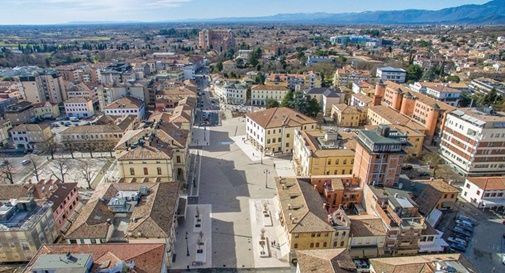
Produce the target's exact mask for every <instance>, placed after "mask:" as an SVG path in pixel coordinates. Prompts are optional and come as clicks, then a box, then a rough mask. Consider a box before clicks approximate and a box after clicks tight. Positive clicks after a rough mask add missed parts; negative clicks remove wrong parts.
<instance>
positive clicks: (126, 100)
mask: <svg viewBox="0 0 505 273" xmlns="http://www.w3.org/2000/svg"><path fill="white" fill-rule="evenodd" d="M142 104H143V102H142V101H141V100H139V99H137V98H134V97H122V98H120V99H117V100H115V101H113V102H112V103H110V104H108V105H107V106H105V109H118V108H140V107H141V106H142Z"/></svg>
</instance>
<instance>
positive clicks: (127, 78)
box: [99, 62, 137, 87]
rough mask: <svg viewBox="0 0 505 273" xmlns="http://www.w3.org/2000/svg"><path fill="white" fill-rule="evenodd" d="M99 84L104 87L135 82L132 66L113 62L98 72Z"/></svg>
mask: <svg viewBox="0 0 505 273" xmlns="http://www.w3.org/2000/svg"><path fill="white" fill-rule="evenodd" d="M99 78H100V83H101V84H103V85H104V86H107V87H110V86H117V85H118V84H125V83H131V82H134V81H135V80H137V78H136V75H135V71H134V70H133V66H132V65H131V64H129V63H124V62H114V63H111V64H110V65H108V66H107V67H105V68H103V69H100V70H99Z"/></svg>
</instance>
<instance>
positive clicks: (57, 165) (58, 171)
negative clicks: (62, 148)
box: [51, 158, 69, 183]
mask: <svg viewBox="0 0 505 273" xmlns="http://www.w3.org/2000/svg"><path fill="white" fill-rule="evenodd" d="M51 164H52V168H51V172H52V174H53V175H54V177H56V178H57V179H59V180H60V181H61V182H63V183H65V175H66V174H67V173H68V169H69V168H68V165H67V162H66V161H65V159H63V158H59V159H55V160H53V162H51Z"/></svg>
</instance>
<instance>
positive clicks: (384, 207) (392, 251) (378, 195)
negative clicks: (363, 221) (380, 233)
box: [363, 185, 426, 256]
mask: <svg viewBox="0 0 505 273" xmlns="http://www.w3.org/2000/svg"><path fill="white" fill-rule="evenodd" d="M363 194H364V200H365V203H368V205H367V206H368V207H369V208H370V209H367V213H369V214H372V215H375V216H378V217H380V218H381V219H382V222H383V223H384V225H385V226H386V230H387V232H386V243H385V246H384V253H385V254H386V255H392V256H396V255H399V256H401V255H416V254H417V253H418V252H419V242H420V239H421V233H422V231H423V230H424V229H426V224H425V219H424V217H423V216H421V214H419V211H418V208H417V204H416V203H415V202H414V201H413V200H412V199H411V198H410V197H409V194H408V193H405V192H402V191H401V190H396V189H393V188H388V187H376V186H369V185H365V186H364V192H363Z"/></svg>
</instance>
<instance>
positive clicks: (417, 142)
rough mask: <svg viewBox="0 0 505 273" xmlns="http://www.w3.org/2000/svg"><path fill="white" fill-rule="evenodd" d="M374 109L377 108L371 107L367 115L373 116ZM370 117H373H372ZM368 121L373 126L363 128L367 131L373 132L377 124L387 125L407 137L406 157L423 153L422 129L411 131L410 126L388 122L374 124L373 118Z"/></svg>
mask: <svg viewBox="0 0 505 273" xmlns="http://www.w3.org/2000/svg"><path fill="white" fill-rule="evenodd" d="M376 107H377V106H375V107H373V108H374V109H373V111H369V113H373V114H375V112H374V111H377V110H378V109H377V108H376ZM379 107H381V106H379ZM388 110H391V109H388ZM391 111H392V110H391ZM377 112H379V113H381V111H377ZM372 117H373V115H372ZM370 120H371V123H372V124H373V125H367V126H365V128H366V129H367V130H375V129H376V128H378V126H379V125H377V124H387V125H388V126H389V127H391V128H392V129H393V130H395V131H398V132H400V133H402V134H404V135H406V136H407V141H408V143H409V145H408V146H407V147H405V153H406V154H407V155H409V156H412V157H418V156H421V154H422V152H423V143H424V131H423V130H422V129H412V128H410V127H409V126H410V125H412V124H407V125H402V124H391V123H390V121H389V120H387V121H385V122H382V123H377V122H374V121H373V120H376V119H375V118H372V119H370ZM414 127H417V126H414Z"/></svg>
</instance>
